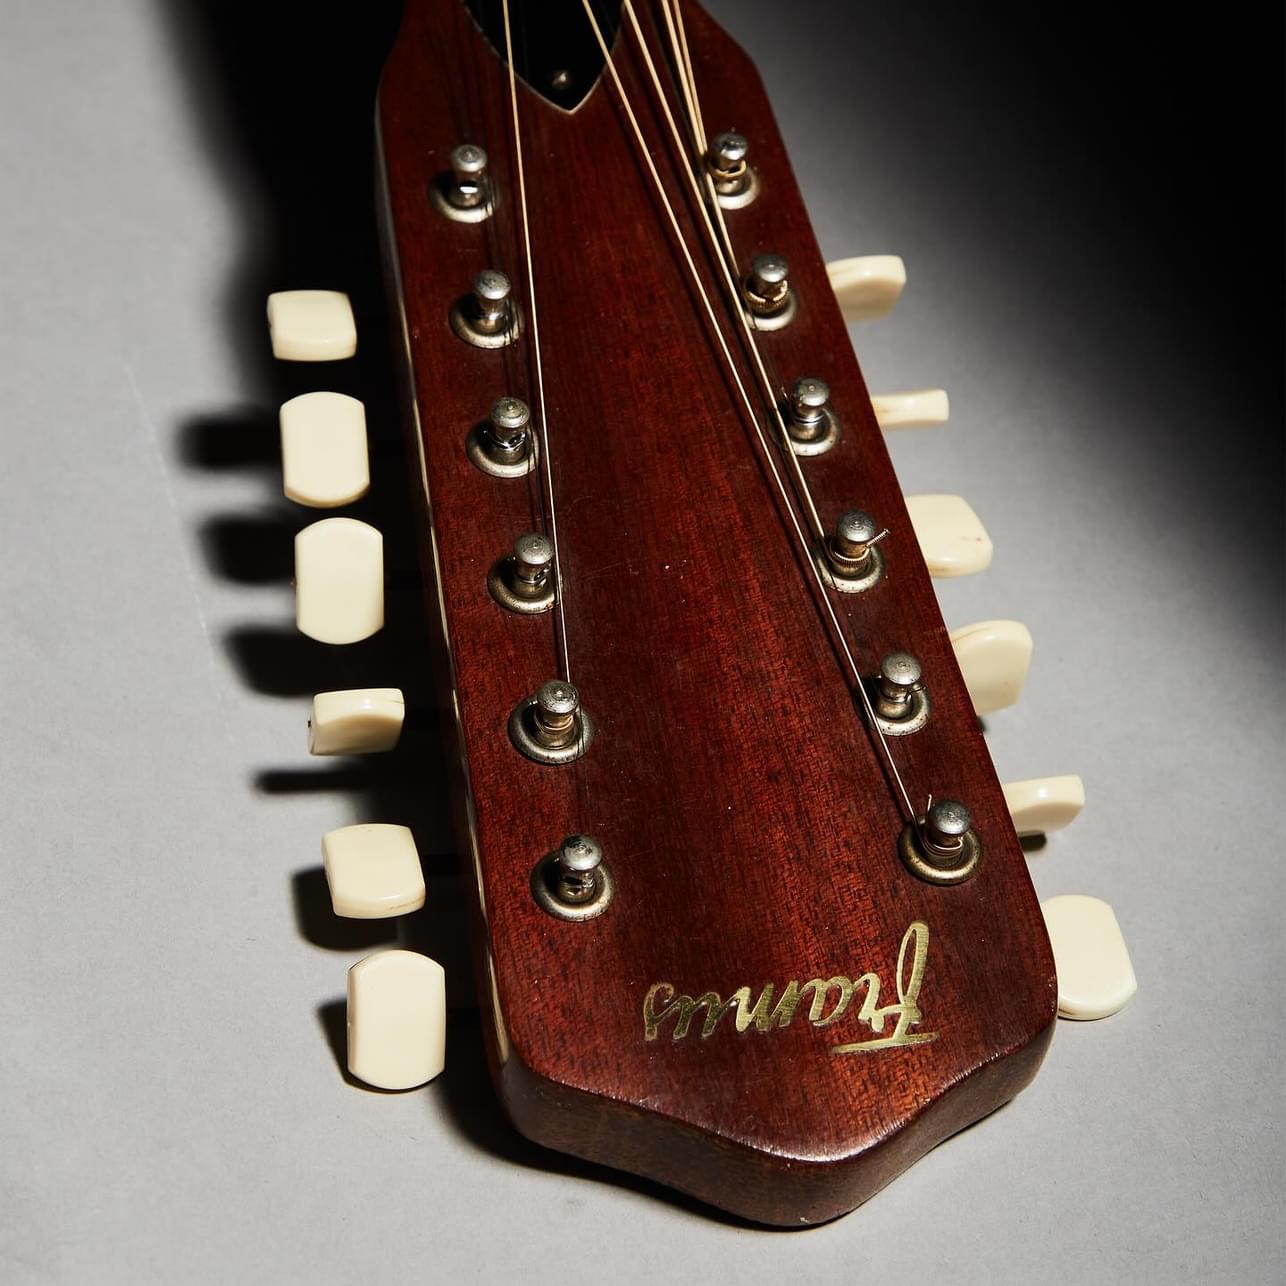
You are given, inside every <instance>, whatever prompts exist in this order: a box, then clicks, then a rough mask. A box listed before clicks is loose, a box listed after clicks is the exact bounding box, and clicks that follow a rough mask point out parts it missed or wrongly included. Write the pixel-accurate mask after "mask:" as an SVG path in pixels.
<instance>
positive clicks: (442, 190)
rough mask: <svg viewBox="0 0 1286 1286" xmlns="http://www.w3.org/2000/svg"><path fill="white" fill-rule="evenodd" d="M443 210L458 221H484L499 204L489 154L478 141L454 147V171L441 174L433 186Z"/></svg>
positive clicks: (432, 192)
mask: <svg viewBox="0 0 1286 1286" xmlns="http://www.w3.org/2000/svg"><path fill="white" fill-rule="evenodd" d="M429 195H430V196H431V198H432V200H433V205H434V207H435V208H436V209H437V211H438V212H439V213H440V214H445V215H446V217H447V218H448V219H454V220H455V221H456V222H457V223H481V222H482V220H483V219H485V218H487V217H488V216H489V215H490V214H491V213H492V211H493V209H494V208H495V202H494V198H493V194H492V191H491V178H490V176H489V175H488V174H487V154H486V152H485V151H483V149H482V148H480V147H479V146H478V145H477V144H476V143H461V144H460V146H459V147H456V148H453V149H452V150H451V173H450V174H441V175H439V176H438V177H437V179H435V180H434V183H433V186H432V187H431V188H430V189H429Z"/></svg>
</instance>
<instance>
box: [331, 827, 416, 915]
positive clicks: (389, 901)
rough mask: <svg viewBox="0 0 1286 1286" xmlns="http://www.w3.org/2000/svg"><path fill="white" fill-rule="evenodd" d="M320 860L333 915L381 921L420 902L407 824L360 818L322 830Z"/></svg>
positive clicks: (412, 844)
mask: <svg viewBox="0 0 1286 1286" xmlns="http://www.w3.org/2000/svg"><path fill="white" fill-rule="evenodd" d="M322 865H323V867H324V868H325V870H326V884H327V886H328V887H329V888H330V901H331V906H332V907H333V908H334V911H335V914H336V915H342V916H347V917H348V918H349V919H352V920H385V919H388V918H389V917H390V916H394V915H405V914H407V912H409V911H418V910H419V909H420V908H421V907H422V906H423V905H424V873H423V871H421V869H420V854H419V852H418V851H417V850H416V847H415V839H414V838H413V836H412V835H411V831H410V828H409V827H406V826H392V825H389V824H387V823H383V822H366V823H363V824H360V825H357V826H341V827H340V828H339V829H338V830H333V831H328V832H327V833H326V834H325V835H323V836H322Z"/></svg>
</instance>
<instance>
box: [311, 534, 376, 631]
mask: <svg viewBox="0 0 1286 1286" xmlns="http://www.w3.org/2000/svg"><path fill="white" fill-rule="evenodd" d="M295 623H296V625H298V627H299V630H300V633H302V634H306V635H307V636H308V637H309V638H311V639H316V640H317V641H318V642H319V643H358V642H360V641H361V640H362V639H365V638H370V636H371V635H372V634H375V633H376V632H378V631H379V630H380V629H382V628H383V625H384V537H383V536H382V535H381V534H380V533H379V531H377V530H376V528H374V527H372V526H371V525H370V524H369V523H365V522H360V521H359V520H358V519H356V518H323V519H322V520H321V521H320V522H315V523H312V524H311V525H309V526H307V527H305V528H304V529H303V530H302V531H300V532H298V533H296V535H295Z"/></svg>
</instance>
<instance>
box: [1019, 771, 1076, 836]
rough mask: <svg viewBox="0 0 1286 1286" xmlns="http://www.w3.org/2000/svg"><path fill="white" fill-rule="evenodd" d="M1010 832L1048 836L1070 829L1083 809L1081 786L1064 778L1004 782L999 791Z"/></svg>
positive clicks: (1074, 777)
mask: <svg viewBox="0 0 1286 1286" xmlns="http://www.w3.org/2000/svg"><path fill="white" fill-rule="evenodd" d="M1001 789H1003V790H1004V792H1005V803H1006V805H1007V806H1008V808H1009V816H1010V818H1011V819H1012V821H1013V823H1014V830H1016V831H1017V832H1018V834H1019V835H1048V834H1049V833H1050V832H1051V831H1061V830H1062V829H1063V827H1064V826H1069V825H1071V823H1072V822H1074V821H1075V820H1076V818H1077V817H1078V816H1079V815H1080V811H1081V809H1082V808H1084V807H1085V783H1084V782H1083V781H1081V779H1080V778H1079V777H1078V776H1076V774H1075V773H1070V774H1068V775H1067V776H1065V777H1033V778H1032V779H1031V780H1030V781H1011V782H1006V783H1005V785H1004V786H1003V787H1002V788H1001Z"/></svg>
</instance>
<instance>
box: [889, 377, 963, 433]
mask: <svg viewBox="0 0 1286 1286" xmlns="http://www.w3.org/2000/svg"><path fill="white" fill-rule="evenodd" d="M871 406H872V407H874V408H875V418H876V420H877V421H878V422H879V425H880V428H882V429H884V430H886V431H887V430H889V429H932V428H936V427H937V426H938V425H941V424H945V423H946V422H947V419H948V417H949V416H950V414H951V403H950V402H949V401H948V399H947V391H946V389H941V388H921V389H913V390H911V391H909V392H906V393H872V394H871Z"/></svg>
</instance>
